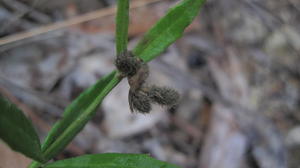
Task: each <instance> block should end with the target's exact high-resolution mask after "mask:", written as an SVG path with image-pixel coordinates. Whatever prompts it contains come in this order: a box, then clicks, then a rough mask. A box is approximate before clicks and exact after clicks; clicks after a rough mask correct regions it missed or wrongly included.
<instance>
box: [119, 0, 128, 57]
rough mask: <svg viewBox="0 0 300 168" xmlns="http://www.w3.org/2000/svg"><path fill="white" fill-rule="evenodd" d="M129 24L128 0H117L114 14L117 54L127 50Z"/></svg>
mask: <svg viewBox="0 0 300 168" xmlns="http://www.w3.org/2000/svg"><path fill="white" fill-rule="evenodd" d="M128 25H129V0H118V9H117V16H116V51H117V55H119V54H120V53H122V52H123V51H126V50H127V42H128Z"/></svg>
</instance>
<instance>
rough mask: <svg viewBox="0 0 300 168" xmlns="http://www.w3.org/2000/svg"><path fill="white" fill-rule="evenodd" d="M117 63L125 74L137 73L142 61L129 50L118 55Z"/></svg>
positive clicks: (118, 67)
mask: <svg viewBox="0 0 300 168" xmlns="http://www.w3.org/2000/svg"><path fill="white" fill-rule="evenodd" d="M115 64H116V67H117V69H118V70H119V71H121V72H122V73H123V74H124V75H125V76H133V75H135V74H136V73H137V71H138V70H139V69H140V67H141V61H140V60H139V59H138V58H137V57H135V56H133V55H132V53H131V52H128V51H125V52H123V53H121V54H120V55H118V56H117V59H116V62H115Z"/></svg>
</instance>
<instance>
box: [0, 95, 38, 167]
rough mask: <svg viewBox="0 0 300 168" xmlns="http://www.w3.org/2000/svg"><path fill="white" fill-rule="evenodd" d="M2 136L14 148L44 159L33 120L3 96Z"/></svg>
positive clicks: (0, 99) (0, 103) (0, 136)
mask: <svg viewBox="0 0 300 168" xmlns="http://www.w3.org/2000/svg"><path fill="white" fill-rule="evenodd" d="M0 138H1V139H2V140H3V141H4V142H5V143H7V144H8V145H9V146H10V147H11V148H12V149H13V150H15V151H18V152H21V153H23V154H24V155H26V156H28V157H30V158H32V159H34V160H37V161H39V162H43V161H44V159H43V157H42V152H41V145H40V140H39V137H38V135H37V134H36V132H35V130H34V128H33V126H32V124H31V122H30V121H29V120H28V119H27V118H26V116H25V115H24V114H23V113H22V111H21V110H19V109H18V108H17V107H16V106H15V105H14V104H12V103H10V102H9V101H8V100H6V99H4V98H3V97H1V96H0ZM0 143H1V142H0Z"/></svg>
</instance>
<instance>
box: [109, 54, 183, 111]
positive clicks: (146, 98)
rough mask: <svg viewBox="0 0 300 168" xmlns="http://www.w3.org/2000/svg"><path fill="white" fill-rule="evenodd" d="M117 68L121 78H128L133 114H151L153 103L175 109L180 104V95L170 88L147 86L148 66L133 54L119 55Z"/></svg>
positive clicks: (129, 100)
mask: <svg viewBox="0 0 300 168" xmlns="http://www.w3.org/2000/svg"><path fill="white" fill-rule="evenodd" d="M115 64H116V67H117V69H118V70H119V71H120V73H121V77H127V79H128V83H129V86H130V89H129V94H128V102H129V106H130V110H131V111H132V112H134V111H137V112H140V113H149V112H150V111H151V109H152V105H151V104H152V103H155V104H159V105H163V106H167V107H173V106H174V105H176V104H177V103H178V100H179V97H180V96H179V93H178V92H177V91H176V90H174V89H172V88H168V87H158V86H156V85H152V86H147V85H146V79H147V78H148V76H149V68H148V65H147V64H146V63H145V62H144V61H143V60H141V59H140V58H138V57H136V56H134V55H133V54H132V52H130V51H125V52H123V53H121V54H119V55H117V59H116V62H115Z"/></svg>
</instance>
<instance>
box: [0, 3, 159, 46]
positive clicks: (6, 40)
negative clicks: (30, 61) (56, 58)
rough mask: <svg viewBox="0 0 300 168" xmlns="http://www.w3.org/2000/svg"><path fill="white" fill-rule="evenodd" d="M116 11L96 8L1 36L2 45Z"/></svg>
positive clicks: (113, 8)
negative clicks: (61, 19)
mask: <svg viewBox="0 0 300 168" xmlns="http://www.w3.org/2000/svg"><path fill="white" fill-rule="evenodd" d="M158 1H161V0H144V1H135V2H134V3H132V5H131V9H135V8H139V7H142V6H146V5H149V4H152V3H155V2H158ZM115 11H116V7H110V8H105V9H101V10H96V11H93V12H90V13H87V14H84V15H81V16H77V17H74V18H71V19H69V20H66V21H62V22H57V23H53V24H50V25H46V26H42V27H40V28H36V29H33V30H30V31H27V32H22V33H17V34H14V35H10V36H7V37H4V38H0V46H3V45H6V44H10V43H13V42H17V41H20V40H24V39H28V38H32V37H34V36H37V35H41V34H45V33H48V32H51V31H55V30H59V29H63V28H66V27H70V26H72V25H76V24H80V23H83V22H87V21H91V20H94V19H97V18H101V17H105V16H110V15H114V14H115Z"/></svg>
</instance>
